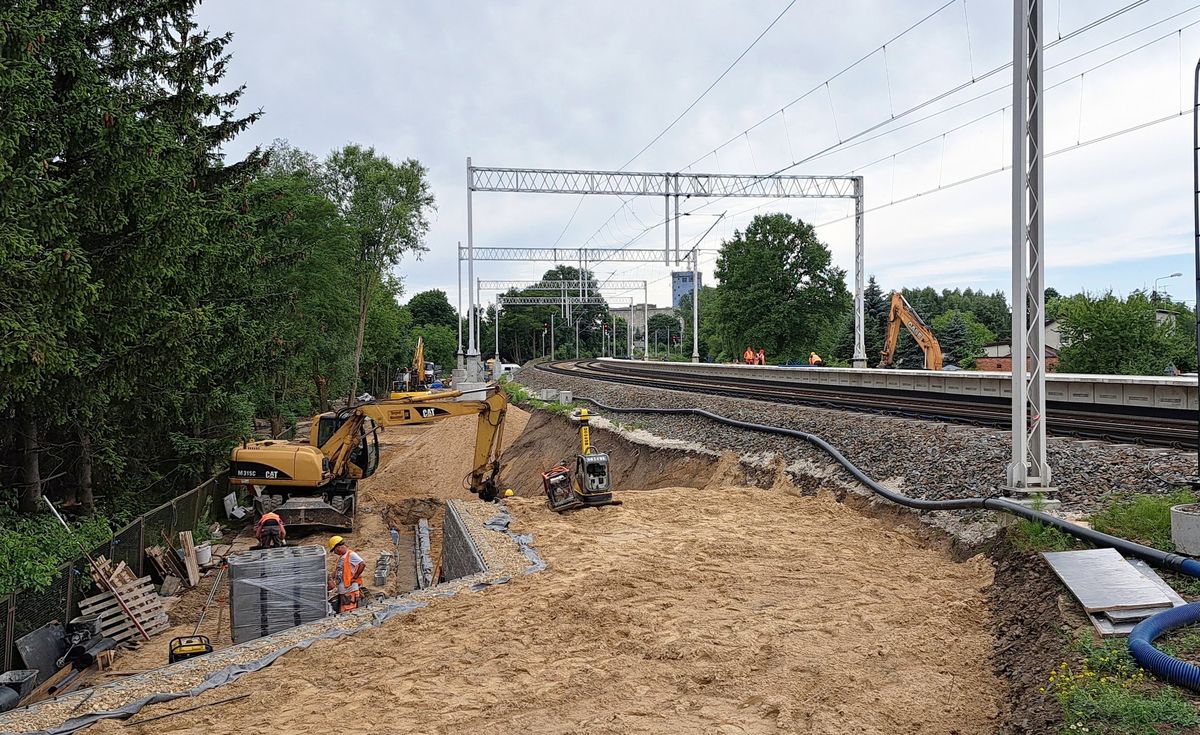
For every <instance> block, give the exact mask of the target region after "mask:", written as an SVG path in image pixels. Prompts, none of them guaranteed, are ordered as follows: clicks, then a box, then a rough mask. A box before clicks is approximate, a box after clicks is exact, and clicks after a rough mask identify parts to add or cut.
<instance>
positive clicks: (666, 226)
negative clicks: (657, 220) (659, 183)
mask: <svg viewBox="0 0 1200 735" xmlns="http://www.w3.org/2000/svg"><path fill="white" fill-rule="evenodd" d="M670 190H671V177H670V176H667V177H666V184H665V185H664V186H663V191H670ZM663 237H664V238H665V239H664V240H663V265H666V266H669V265H671V195H670V194H667V195H666V196H664V197H663Z"/></svg>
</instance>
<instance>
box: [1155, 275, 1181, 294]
mask: <svg viewBox="0 0 1200 735" xmlns="http://www.w3.org/2000/svg"><path fill="white" fill-rule="evenodd" d="M1182 275H1183V274H1182V273H1172V274H1171V275H1169V276H1159V277H1158V278H1155V279H1154V293H1158V282H1159V281H1165V280H1167V279H1168V278H1179V277H1180V276H1182Z"/></svg>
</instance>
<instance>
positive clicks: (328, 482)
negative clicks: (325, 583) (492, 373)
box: [229, 388, 508, 531]
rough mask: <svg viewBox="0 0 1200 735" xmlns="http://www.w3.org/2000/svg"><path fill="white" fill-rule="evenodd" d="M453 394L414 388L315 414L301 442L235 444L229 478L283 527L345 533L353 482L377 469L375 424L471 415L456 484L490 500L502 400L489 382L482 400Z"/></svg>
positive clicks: (503, 407) (351, 507)
mask: <svg viewBox="0 0 1200 735" xmlns="http://www.w3.org/2000/svg"><path fill="white" fill-rule="evenodd" d="M461 395H462V392H461V391H442V392H438V393H418V394H414V395H408V396H407V397H404V398H399V399H395V400H393V399H388V400H379V401H372V402H370V403H363V404H359V405H357V406H352V407H349V408H345V409H342V410H341V411H337V412H328V413H323V414H319V415H317V416H314V417H313V423H312V430H311V433H310V436H309V440H308V442H307V443H303V442H289V441H285V440H281V439H267V440H264V441H256V442H247V443H244V444H242V446H240V447H235V448H234V449H233V451H232V453H231V455H230V458H229V459H230V462H229V484H230V485H231V487H232V488H235V489H236V488H237V487H239V486H240V487H246V486H249V487H253V488H255V494H256V497H255V500H254V510H255V513H256V515H261V514H263V513H266V512H269V511H274V512H275V513H278V514H279V516H280V518H282V519H283V523H284V525H285V526H286V527H287V528H288V529H289V531H290V530H291V529H292V528H296V529H297V530H315V529H318V528H327V529H332V530H338V531H349V530H352V529H353V526H354V509H355V505H356V501H355V498H356V493H357V490H358V481H359V480H362V479H364V478H367V477H370V476H371V475H373V474H375V470H377V469H378V468H379V428H380V427H390V426H409V425H413V424H429V423H434V422H436V421H441V420H442V419H446V418H450V417H451V416H478V417H479V421H478V423H477V425H476V429H475V458H474V465H473V469H472V470H471V473H470V474H469V475H468V476H467V477H466V478H465V479H464V485H466V486H467V487H468V489H470V491H471V492H473V493H475V494H477V495H478V496H479V497H480V498H482V499H483V500H494V499H495V498H496V475H497V474H499V472H500V443H501V440H502V439H503V435H504V417H505V414H506V413H507V411H508V398H507V396H506V395H505V393H504V391H501V390H496V389H495V388H492V389H491V391H490V392H489V395H488V396H487V398H486V399H484V400H482V401H455V400H453V399H454V398H457V397H459V396H461Z"/></svg>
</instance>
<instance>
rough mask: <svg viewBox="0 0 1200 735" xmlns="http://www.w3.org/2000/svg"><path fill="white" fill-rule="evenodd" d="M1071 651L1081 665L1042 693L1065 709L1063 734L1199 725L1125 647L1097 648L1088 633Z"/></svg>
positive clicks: (1055, 676)
mask: <svg viewBox="0 0 1200 735" xmlns="http://www.w3.org/2000/svg"><path fill="white" fill-rule="evenodd" d="M1198 640H1200V638H1198ZM1073 648H1074V653H1076V654H1078V655H1079V657H1080V662H1079V663H1078V664H1075V665H1072V664H1070V663H1067V662H1065V661H1064V662H1063V663H1062V664H1060V665H1059V667H1058V668H1057V669H1055V670H1054V672H1053V673H1052V674H1050V678H1049V680H1048V681H1047V686H1046V687H1045V688H1044V689H1043V691H1048V692H1050V693H1052V694H1053V695H1054V697H1055V698H1056V699H1057V700H1058V703H1059V705H1060V706H1061V707H1062V709H1063V716H1064V718H1065V720H1066V727H1065V728H1064V730H1063V731H1064V732H1091V733H1105V734H1111V735H1158V734H1159V733H1164V732H1179V731H1180V728H1184V727H1191V726H1194V725H1196V724H1200V714H1198V713H1197V711H1196V708H1195V707H1194V706H1193V705H1192V704H1191V702H1189V701H1188V700H1187V699H1186V698H1184V696H1183V694H1182V693H1181V692H1180V691H1179V690H1178V689H1176V688H1175V687H1171V686H1157V685H1156V684H1155V683H1154V682H1152V681H1149V680H1147V678H1146V674H1145V672H1143V671H1142V670H1141V668H1140V667H1138V665H1137V663H1136V662H1135V661H1134V660H1133V657H1132V656H1130V655H1129V651H1128V650H1127V649H1126V648H1125V643H1124V641H1122V640H1107V641H1100V642H1096V641H1095V639H1094V638H1093V637H1092V636H1091V634H1090V632H1089V633H1085V634H1084V635H1081V636H1080V637H1079V638H1078V639H1077V640H1076V641H1075V645H1074V647H1073Z"/></svg>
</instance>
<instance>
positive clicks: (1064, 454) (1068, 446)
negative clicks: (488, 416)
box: [515, 366, 1196, 514]
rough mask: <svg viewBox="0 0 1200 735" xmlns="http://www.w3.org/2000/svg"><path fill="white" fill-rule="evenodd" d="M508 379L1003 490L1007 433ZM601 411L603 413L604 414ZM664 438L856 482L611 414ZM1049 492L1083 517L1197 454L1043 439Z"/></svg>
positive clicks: (896, 475)
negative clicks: (773, 430)
mask: <svg viewBox="0 0 1200 735" xmlns="http://www.w3.org/2000/svg"><path fill="white" fill-rule="evenodd" d="M515 380H516V381H517V382H519V383H521V384H522V385H525V386H527V387H529V388H532V389H541V388H557V389H562V390H571V391H573V392H574V394H575V396H576V397H577V398H578V397H581V396H582V397H587V398H592V399H595V400H597V401H600V402H602V403H605V404H608V405H612V406H619V407H627V408H638V407H656V408H684V407H687V408H703V409H706V410H708V411H712V412H714V413H719V414H721V415H724V416H728V417H730V418H734V419H740V420H743V421H754V422H758V423H766V424H772V425H777V426H784V427H788V428H792V429H798V430H800V431H805V432H809V433H812V434H817V435H818V436H821V437H822V438H824V439H825V440H826V441H828V442H829V443H830V444H832V445H833V446H835V447H837V448H838V449H839V450H840V451H841V452H842V453H843V454H845V455H846V457H847V458H848V459H849V460H850V461H851V462H853V463H854V464H855V465H857V466H858V467H859V468H860V469H862V470H863V471H864V472H865V473H866V474H867V475H869V476H870V477H873V478H875V479H876V480H879V481H881V482H884V483H885V484H887V485H888V486H890V487H893V488H895V489H897V490H900V491H902V492H904V493H905V494H908V495H911V496H914V497H922V498H929V499H944V498H960V497H977V496H987V495H995V494H1005V484H1006V479H1005V478H1006V475H1005V466H1006V465H1007V464H1008V461H1009V456H1010V453H1011V442H1010V440H1009V433H1008V432H1006V431H998V430H995V429H987V428H979V427H974V426H965V425H960V424H948V423H943V422H935V421H924V420H920V419H910V418H899V417H892V416H878V415H872V414H866V413H856V412H852V411H839V410H835V409H825V408H811V407H804V406H790V405H785V404H778V403H771V402H767V401H754V400H748V399H743V398H727V397H722V396H706V395H703V394H700V393H690V392H682V391H672V390H664V389H659V388H639V387H637V386H632V385H626V384H618V383H607V382H604V381H600V380H593V379H589V378H582V377H575V376H567V375H561V374H556V373H550V372H547V371H544V370H539V369H537V368H536V367H535V366H527V367H524V368H522V369H521V370H520V371H518V372H517V373H516V375H515ZM601 413H602V414H603V412H601ZM610 418H612V419H613V420H615V421H617V422H618V423H621V424H627V425H634V426H636V427H639V428H643V429H646V430H648V431H650V432H652V433H654V434H657V435H659V436H663V437H666V438H669V439H678V440H683V441H688V442H694V443H696V444H700V445H703V446H705V447H707V448H709V449H712V450H716V451H733V452H736V453H738V454H739V455H740V456H741V457H742V458H743V461H746V462H748V463H751V464H755V463H761V464H763V465H771V464H774V463H777V462H780V461H782V462H783V463H784V464H785V465H786V466H787V468H788V471H789V474H791V475H792V478H793V480H794V481H795V482H796V484H797V485H798V486H800V487H801V488H804V487H806V486H809V485H812V486H813V487H815V486H816V485H817V484H819V483H821V482H822V481H825V480H828V479H831V478H835V477H836V478H838V479H839V480H840V482H841V484H844V485H849V484H857V483H854V482H853V480H851V478H850V476H849V475H848V474H847V473H845V472H844V471H842V470H841V469H840V468H835V466H834V463H833V461H832V460H830V459H829V457H828V456H827V455H826V454H825V453H824V452H821V451H820V450H818V449H816V448H814V447H812V446H810V445H808V444H805V443H803V442H801V441H798V440H793V439H788V438H785V437H778V436H772V435H767V434H762V433H758V432H753V431H748V430H741V429H736V428H733V427H729V426H725V425H721V424H717V423H715V422H713V421H710V420H708V419H705V418H702V417H698V416H684V415H679V416H671V415H654V414H641V415H638V414H619V415H615V416H612V417H610ZM1047 453H1048V456H1047V459H1048V461H1049V463H1050V467H1051V470H1052V472H1053V476H1052V477H1053V485H1054V486H1055V487H1057V488H1058V493H1057V495H1056V497H1057V498H1058V500H1060V501H1061V502H1062V508H1061V511H1062V512H1063V513H1066V514H1087V513H1090V512H1091V511H1093V510H1095V509H1096V508H1097V507H1098V506H1099V505H1100V504H1101V502H1102V501H1103V500H1104V499H1105V498H1107V497H1109V496H1111V495H1112V494H1113V493H1123V492H1138V493H1168V492H1171V491H1173V490H1175V489H1177V488H1178V487H1180V486H1181V485H1185V484H1186V483H1187V479H1188V477H1189V476H1191V475H1193V474H1194V473H1195V470H1196V454H1195V452H1185V451H1179V450H1172V449H1160V448H1147V447H1140V446H1134V445H1128V444H1109V443H1105V442H1096V441H1080V440H1077V439H1071V438H1068V437H1050V438H1049V442H1048V452H1047Z"/></svg>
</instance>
